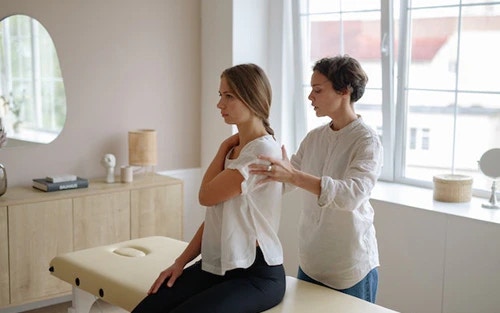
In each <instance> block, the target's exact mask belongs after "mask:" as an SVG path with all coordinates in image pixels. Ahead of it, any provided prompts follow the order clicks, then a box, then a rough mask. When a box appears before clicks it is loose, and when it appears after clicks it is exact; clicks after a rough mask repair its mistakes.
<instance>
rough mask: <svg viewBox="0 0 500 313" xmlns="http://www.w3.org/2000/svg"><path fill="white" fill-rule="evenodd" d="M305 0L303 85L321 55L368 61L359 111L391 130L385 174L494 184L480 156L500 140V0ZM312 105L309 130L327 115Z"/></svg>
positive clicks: (426, 181)
mask: <svg viewBox="0 0 500 313" xmlns="http://www.w3.org/2000/svg"><path fill="white" fill-rule="evenodd" d="M299 1H300V6H299V7H300V9H299V12H300V18H301V29H302V32H301V35H302V38H303V39H302V41H303V51H302V55H303V59H304V60H303V68H304V69H305V73H304V80H303V86H304V90H305V91H304V94H305V95H308V94H309V91H310V86H309V79H310V75H311V67H312V64H313V63H314V62H315V61H316V60H318V59H319V58H321V57H325V56H334V55H337V54H349V55H351V56H353V57H355V58H356V59H358V60H359V61H360V62H361V64H362V65H363V67H364V68H365V70H366V72H367V74H368V76H369V82H368V85H367V90H366V92H365V95H364V96H363V97H362V98H361V99H360V101H358V103H357V104H356V112H357V113H358V114H361V115H362V116H363V119H364V120H365V122H367V123H368V124H369V125H370V126H372V127H373V128H374V129H376V130H377V132H378V133H379V134H380V137H381V139H382V143H383V145H384V151H385V155H384V159H385V160H384V172H383V173H382V177H381V179H383V180H389V181H395V182H402V183H408V184H414V185H421V186H428V187H430V186H432V177H433V176H434V175H437V174H443V173H456V174H465V175H470V176H473V178H474V188H476V189H483V190H489V188H490V186H491V181H489V179H487V178H486V177H485V176H484V175H482V174H480V172H479V170H478V165H477V161H478V160H479V159H480V157H481V155H482V154H483V153H484V152H485V151H486V150H488V149H490V148H494V147H500V84H499V83H498V78H497V77H496V76H497V73H499V72H500V62H498V56H499V55H500V46H498V45H495V44H493V43H495V42H499V41H500V2H497V1H492V0H482V1H481V0H442V1H432V0H418V1H417V0H415V1H411V0H408V1H407V0H400V1H397V0H394V1H373V0H366V1H364V0H363V1H361V0H360V1H349V0H337V1H322V0H299ZM396 78H397V79H396ZM305 103H309V101H307V100H306V102H305ZM308 114H309V115H308V130H310V129H312V128H313V127H316V126H318V125H319V123H324V122H326V121H327V120H320V119H318V118H317V117H315V115H314V112H313V111H312V110H308ZM380 130H381V131H380ZM382 134H383V136H382Z"/></svg>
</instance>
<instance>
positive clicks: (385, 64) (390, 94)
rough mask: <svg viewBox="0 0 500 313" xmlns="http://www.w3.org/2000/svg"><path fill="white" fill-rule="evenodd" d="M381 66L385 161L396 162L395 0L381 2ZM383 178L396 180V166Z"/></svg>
mask: <svg viewBox="0 0 500 313" xmlns="http://www.w3.org/2000/svg"><path fill="white" fill-rule="evenodd" d="M380 14H381V16H380V17H381V21H380V28H381V29H380V31H381V36H380V38H382V40H381V46H380V52H381V57H382V59H381V67H382V127H383V128H382V145H383V147H384V163H385V164H394V135H395V125H394V123H395V106H394V49H393V47H394V31H393V28H394V27H393V24H394V17H393V0H386V1H382V2H381V12H380ZM381 179H384V180H390V181H393V180H394V167H392V166H384V167H383V168H382V173H381Z"/></svg>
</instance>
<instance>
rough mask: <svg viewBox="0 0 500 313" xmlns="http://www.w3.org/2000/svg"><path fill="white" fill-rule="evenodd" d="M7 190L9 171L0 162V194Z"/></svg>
mask: <svg viewBox="0 0 500 313" xmlns="http://www.w3.org/2000/svg"><path fill="white" fill-rule="evenodd" d="M6 191H7V172H6V171H5V167H4V166H3V165H2V164H0V196H2V195H3V194H4V193H5V192H6Z"/></svg>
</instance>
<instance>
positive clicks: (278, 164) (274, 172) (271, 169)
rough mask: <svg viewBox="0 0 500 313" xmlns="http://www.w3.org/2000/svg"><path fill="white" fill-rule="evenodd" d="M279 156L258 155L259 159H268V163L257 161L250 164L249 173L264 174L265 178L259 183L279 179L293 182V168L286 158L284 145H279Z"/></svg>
mask: <svg viewBox="0 0 500 313" xmlns="http://www.w3.org/2000/svg"><path fill="white" fill-rule="evenodd" d="M281 157H282V158H281V159H276V158H272V157H270V156H266V155H259V159H260V160H264V161H268V162H269V164H270V165H269V164H257V163H253V164H250V165H249V169H250V174H256V175H264V176H265V177H266V178H264V179H263V180H262V181H261V183H265V182H269V181H279V182H282V183H292V184H293V178H294V173H295V169H294V168H293V166H292V164H291V163H290V160H289V159H288V155H287V152H286V149H285V146H281Z"/></svg>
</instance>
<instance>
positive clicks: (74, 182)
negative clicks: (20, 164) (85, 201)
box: [33, 175, 89, 191]
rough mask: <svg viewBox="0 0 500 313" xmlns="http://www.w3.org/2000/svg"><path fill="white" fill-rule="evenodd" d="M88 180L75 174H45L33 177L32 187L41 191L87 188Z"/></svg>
mask: <svg viewBox="0 0 500 313" xmlns="http://www.w3.org/2000/svg"><path fill="white" fill-rule="evenodd" d="M88 186H89V180H88V179H86V178H82V177H78V176H76V175H59V176H47V177H45V178H34V179H33V188H36V189H40V190H43V191H58V190H67V189H76V188H87V187H88Z"/></svg>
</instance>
